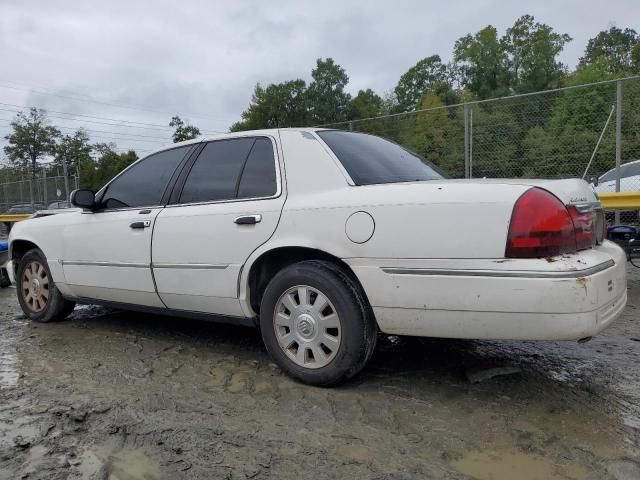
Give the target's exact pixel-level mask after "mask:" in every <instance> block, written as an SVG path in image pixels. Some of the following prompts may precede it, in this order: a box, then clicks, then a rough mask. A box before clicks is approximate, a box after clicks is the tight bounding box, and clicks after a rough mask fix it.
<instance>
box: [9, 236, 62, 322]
mask: <svg viewBox="0 0 640 480" xmlns="http://www.w3.org/2000/svg"><path fill="white" fill-rule="evenodd" d="M38 265H40V266H41V267H42V269H41V270H40V274H38V275H36V277H37V278H39V279H41V280H42V283H41V284H39V286H38V291H40V289H46V290H47V291H48V298H47V299H46V301H44V302H43V303H40V302H38V303H35V301H34V300H33V297H31V298H30V297H29V293H30V291H29V290H28V289H27V288H25V286H24V282H25V271H27V269H29V274H30V275H33V274H34V269H35V268H37V266H38ZM45 280H46V281H47V283H46V286H45V283H44V281H45ZM27 283H29V282H27ZM16 290H17V292H18V302H19V303H20V307H21V308H22V311H23V312H24V314H25V316H26V317H27V318H28V319H29V320H33V321H36V322H52V321H57V320H63V319H64V318H65V317H67V316H68V315H69V314H70V313H71V312H72V311H73V308H74V307H75V303H73V302H70V301H69V300H65V298H64V297H63V296H62V294H61V293H60V291H59V290H58V288H57V287H56V285H55V283H54V281H53V278H52V277H51V271H50V270H49V266H48V265H47V259H46V257H45V256H44V253H42V251H41V250H40V249H39V248H34V249H32V250H29V251H28V252H27V253H25V254H24V256H23V257H22V258H21V259H20V263H19V264H18V271H17V274H16ZM31 293H33V292H32V291H31Z"/></svg>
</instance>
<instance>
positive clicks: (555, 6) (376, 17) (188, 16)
mask: <svg viewBox="0 0 640 480" xmlns="http://www.w3.org/2000/svg"><path fill="white" fill-rule="evenodd" d="M636 3H637V2H635V1H631V0H629V1H627V0H621V1H617V2H609V4H608V8H607V9H606V14H605V15H604V16H603V14H602V7H601V2H599V1H596V0H591V1H577V0H570V1H567V2H563V3H562V4H559V3H558V2H557V1H542V0H541V1H539V2H535V4H530V5H528V6H526V7H525V6H523V5H522V4H521V3H520V2H504V1H502V2H499V1H497V0H476V1H472V0H466V1H458V2H433V1H426V0H398V1H395V2H389V1H388V0H385V1H382V0H371V1H360V2H347V1H344V0H340V1H337V0H325V1H323V2H311V1H300V0H297V1H294V0H285V1H279V2H259V1H240V0H238V1H234V2H221V1H219V2H217V1H204V0H202V1H183V2H175V1H154V2H151V3H149V2H131V1H123V0H110V1H109V2H98V3H96V2H86V1H69V2H63V3H61V2H50V1H47V0H31V1H29V2H8V1H0V52H2V55H1V57H0V60H1V62H2V68H1V69H0V72H1V73H0V102H4V103H11V104H16V105H25V104H34V105H38V106H45V107H48V108H50V109H55V110H59V111H67V112H77V113H83V114H85V115H94V116H100V117H108V118H125V119H129V120H132V121H138V122H145V123H152V124H160V125H166V124H167V123H168V121H169V118H170V113H171V112H175V113H180V114H181V115H183V116H184V117H186V118H188V119H189V120H190V121H192V122H193V123H195V124H197V125H198V126H200V127H201V128H202V129H203V130H206V131H216V130H225V129H227V128H228V127H229V126H230V125H231V124H232V123H233V122H234V121H236V120H238V119H239V117H240V113H241V112H242V110H244V109H245V108H246V107H247V105H248V104H249V101H250V99H251V94H252V90H253V86H254V85H255V84H256V83H258V82H260V83H261V84H268V83H270V82H279V81H283V80H287V79H292V78H304V79H305V80H307V81H308V80H309V75H310V71H311V69H312V68H313V66H314V64H315V60H316V58H318V57H329V56H330V57H333V58H334V59H335V60H336V61H337V62H338V63H339V64H341V65H342V66H343V67H344V68H345V69H346V71H347V73H348V75H349V77H350V85H349V90H350V91H351V92H352V93H355V92H356V91H357V90H358V89H361V88H363V89H364V88H373V89H374V90H376V91H377V92H379V93H384V92H385V91H389V90H391V89H392V88H393V86H394V85H395V83H396V81H397V79H398V78H399V76H400V75H401V74H402V73H403V72H404V71H406V70H407V69H408V68H409V67H411V66H412V65H413V64H415V63H416V62H417V61H418V60H419V59H420V58H423V57H425V56H428V55H432V54H439V55H441V56H442V57H443V59H445V60H448V59H450V55H451V50H452V47H453V43H454V42H455V40H456V39H457V38H459V37H461V36H463V35H465V34H466V33H469V32H475V31H477V30H479V29H480V28H482V27H484V26H486V25H487V24H492V25H494V26H496V27H497V28H499V29H500V31H504V29H505V28H506V27H508V26H509V25H511V24H512V23H513V21H514V20H515V19H516V18H517V17H518V16H520V15H522V14H524V13H531V14H533V15H534V16H535V17H536V19H537V20H539V21H542V22H545V23H549V24H550V25H552V26H553V27H554V28H555V29H556V30H558V31H561V32H566V33H569V34H570V35H571V36H572V37H574V41H573V42H572V43H571V44H570V45H569V46H568V47H567V49H566V51H565V52H564V53H563V55H562V61H564V62H565V63H568V64H569V65H570V66H573V65H575V63H576V62H577V60H578V57H579V56H580V55H581V54H582V51H583V49H584V45H585V44H586V41H587V40H588V38H590V37H591V36H593V35H595V34H596V33H597V32H598V31H599V30H602V29H606V28H608V26H609V25H610V24H611V23H615V24H618V25H619V26H627V24H628V19H630V18H633V16H634V15H636V16H637V14H638V13H640V12H639V9H640V7H638V6H637V4H636ZM577 13H579V14H577ZM6 81H10V82H15V83H14V84H13V87H14V89H10V88H7V84H6V83H3V82H6ZM17 87H20V88H22V90H20V89H16V88H17ZM28 87H40V88H41V89H43V88H44V89H46V90H47V92H49V93H51V92H54V93H58V94H60V95H67V98H64V97H62V96H61V97H53V96H47V95H43V94H41V93H34V92H31V93H29V92H27V91H25V90H24V89H28ZM82 95H89V96H91V97H93V98H96V99H99V100H101V101H103V102H106V103H115V104H127V105H133V106H139V107H141V108H145V109H149V110H153V111H148V110H135V109H127V108H121V107H115V106H109V105H104V104H99V103H92V102H90V101H89V99H88V98H84V99H83V98H80V99H74V98H70V97H72V96H82ZM54 107H55V108H54ZM161 112H162V113H161ZM9 116H11V112H0V117H2V118H5V119H6V118H8V117H9ZM52 120H53V119H52ZM55 121H56V123H63V124H65V125H67V126H68V127H71V126H76V125H79V124H80V122H79V121H75V122H71V121H69V122H65V121H63V120H61V119H55ZM0 122H1V121H0ZM0 125H3V124H2V123H0ZM85 126H86V127H87V128H90V127H91V126H90V125H89V124H87V125H85ZM103 127H104V126H103ZM6 128H7V127H6V126H4V127H2V128H0V134H1V135H2V136H4V134H5V132H6ZM93 128H96V127H95V126H93ZM107 128H111V129H113V130H114V131H119V132H123V133H125V134H129V135H135V134H136V133H142V130H140V129H135V128H130V127H104V128H103V129H107ZM156 133H157V135H158V136H159V137H163V138H164V137H166V138H167V140H168V139H169V135H168V133H167V134H165V133H162V131H161V130H159V131H158V132H156ZM92 136H93V137H95V139H96V140H100V138H99V137H98V136H97V135H92ZM131 138H132V140H131V141H130V142H126V141H118V143H119V144H120V145H122V146H123V147H124V146H132V147H135V148H139V149H142V148H144V147H143V146H146V148H152V147H154V146H157V144H155V145H154V144H153V143H151V142H150V141H147V142H146V143H145V142H142V141H139V140H140V139H138V140H134V139H133V137H131ZM157 141H158V142H160V141H161V140H157Z"/></svg>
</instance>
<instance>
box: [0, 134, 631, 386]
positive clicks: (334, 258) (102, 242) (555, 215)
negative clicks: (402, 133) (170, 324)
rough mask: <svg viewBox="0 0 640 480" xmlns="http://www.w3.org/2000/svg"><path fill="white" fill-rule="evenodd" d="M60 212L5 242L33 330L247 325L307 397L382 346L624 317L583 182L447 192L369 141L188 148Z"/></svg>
mask: <svg viewBox="0 0 640 480" xmlns="http://www.w3.org/2000/svg"><path fill="white" fill-rule="evenodd" d="M71 202H72V203H73V205H74V206H76V207H80V208H81V210H70V211H69V213H60V214H58V215H52V216H45V217H40V218H33V219H30V220H27V221H24V222H21V223H19V224H18V225H16V226H15V228H14V229H13V230H12V232H11V236H10V252H9V253H10V258H11V262H12V267H11V268H10V270H11V271H12V273H13V274H14V276H15V277H14V278H15V279H16V282H17V292H18V299H19V302H20V305H21V307H22V309H23V311H24V313H25V315H26V316H27V317H28V318H30V319H32V320H35V321H43V322H46V321H50V320H57V319H61V318H64V317H65V316H67V315H69V314H70V312H71V311H72V310H73V308H74V305H75V304H76V303H92V304H95V303H100V304H105V305H112V306H117V307H120V308H127V309H131V310H143V311H151V312H157V313H162V314H171V315H176V316H182V317H185V316H195V317H210V318H218V319H225V320H227V321H231V322H235V323H238V324H247V323H248V324H252V325H259V326H260V329H261V332H262V337H263V339H264V343H265V345H266V348H267V350H268V351H269V353H270V354H271V356H272V357H273V359H274V360H275V361H276V362H277V363H278V364H279V365H280V367H282V369H283V370H284V371H285V372H287V373H288V374H289V375H291V376H292V377H295V378H296V379H298V380H301V381H303V382H306V383H309V384H314V385H331V384H335V383H337V382H340V381H342V380H344V379H346V378H349V377H351V376H353V375H355V374H356V373H357V372H358V371H360V370H361V369H362V368H363V367H364V366H365V364H366V363H367V361H368V360H369V358H370V357H371V355H372V353H373V351H374V348H375V345H376V339H377V336H378V333H379V332H382V333H385V334H394V335H416V336H429V337H450V338H475V339H527V340H579V339H587V338H589V337H590V336H592V335H594V334H596V333H598V332H599V331H600V330H602V329H603V328H605V327H606V326H607V325H609V324H610V323H611V322H612V321H613V320H614V319H615V318H616V317H618V316H619V315H620V313H621V312H622V310H623V308H624V306H625V303H626V299H627V289H626V269H625V255H624V253H623V251H622V250H621V249H620V248H618V247H617V246H616V245H615V244H613V243H611V242H608V241H606V240H604V239H603V231H604V224H603V214H602V209H601V206H600V203H599V202H598V201H597V199H596V197H595V195H594V193H593V191H592V190H591V188H590V187H589V185H588V184H587V183H585V182H584V181H582V180H577V179H576V180H552V181H534V180H449V179H446V178H445V176H444V175H443V174H442V173H441V172H440V171H439V170H438V169H437V168H436V167H435V166H433V165H432V164H430V163H429V162H428V161H426V160H424V159H422V158H420V157H419V156H417V155H415V154H413V153H411V152H409V151H407V150H405V149H404V148H402V147H400V146H399V145H397V144H395V143H392V142H389V141H387V140H384V139H382V138H379V137H376V136H372V135H367V134H363V133H354V132H344V131H337V130H323V129H312V128H307V129H280V130H261V131H254V132H242V133H235V134H227V135H222V136H218V137H212V138H205V139H197V140H193V141H189V142H184V143H180V144H176V145H173V146H171V147H167V148H165V149H163V150H160V151H157V152H155V153H153V154H151V155H149V156H148V157H146V158H143V159H141V160H139V161H138V162H136V163H134V164H133V165H132V166H130V167H129V168H127V169H126V170H124V171H123V172H122V173H120V174H119V175H118V176H116V177H115V178H114V179H113V180H112V181H111V182H109V183H108V184H107V185H106V186H105V187H103V188H102V189H101V190H100V191H99V192H98V193H97V194H95V195H94V193H93V192H92V191H89V190H76V191H75V192H74V193H73V194H72V198H71Z"/></svg>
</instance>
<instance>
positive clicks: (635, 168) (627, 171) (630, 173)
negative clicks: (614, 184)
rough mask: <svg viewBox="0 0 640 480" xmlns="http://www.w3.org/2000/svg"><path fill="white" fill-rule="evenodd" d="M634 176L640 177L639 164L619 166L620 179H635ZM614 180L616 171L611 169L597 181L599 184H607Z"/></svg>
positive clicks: (636, 162)
mask: <svg viewBox="0 0 640 480" xmlns="http://www.w3.org/2000/svg"><path fill="white" fill-rule="evenodd" d="M636 175H640V162H638V161H635V162H629V163H626V164H624V165H621V166H620V178H628V177H635V176H636ZM615 179H616V169H615V168H613V169H611V170H609V171H608V172H607V173H605V174H604V175H602V176H601V177H600V178H599V179H598V181H599V182H609V181H611V180H615Z"/></svg>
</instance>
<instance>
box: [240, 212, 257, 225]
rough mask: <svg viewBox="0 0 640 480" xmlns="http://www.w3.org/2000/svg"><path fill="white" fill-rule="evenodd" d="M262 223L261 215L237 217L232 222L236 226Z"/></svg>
mask: <svg viewBox="0 0 640 480" xmlns="http://www.w3.org/2000/svg"><path fill="white" fill-rule="evenodd" d="M261 221H262V215H260V214H258V215H245V216H242V217H237V218H236V219H235V220H234V222H235V223H237V224H238V225H255V224H256V223H260V222H261Z"/></svg>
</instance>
